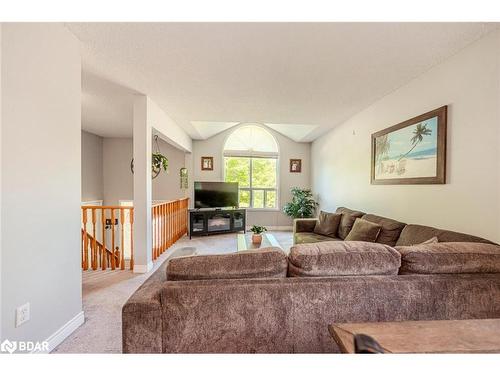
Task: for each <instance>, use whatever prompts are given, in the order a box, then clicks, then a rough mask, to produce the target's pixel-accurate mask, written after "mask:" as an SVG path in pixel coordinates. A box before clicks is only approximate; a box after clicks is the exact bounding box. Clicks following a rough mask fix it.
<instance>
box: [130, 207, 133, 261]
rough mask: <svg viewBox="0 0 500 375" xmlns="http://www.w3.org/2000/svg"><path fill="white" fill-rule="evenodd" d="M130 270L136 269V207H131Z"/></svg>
mask: <svg viewBox="0 0 500 375" xmlns="http://www.w3.org/2000/svg"><path fill="white" fill-rule="evenodd" d="M129 221H130V270H133V269H134V208H133V207H132V208H130V215H129Z"/></svg>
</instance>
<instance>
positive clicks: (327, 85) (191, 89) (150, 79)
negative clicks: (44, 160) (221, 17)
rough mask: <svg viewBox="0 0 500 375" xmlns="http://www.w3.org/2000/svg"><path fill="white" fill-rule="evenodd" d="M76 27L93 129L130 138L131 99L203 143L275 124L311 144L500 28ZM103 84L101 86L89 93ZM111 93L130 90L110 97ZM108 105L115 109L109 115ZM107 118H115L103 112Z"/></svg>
mask: <svg viewBox="0 0 500 375" xmlns="http://www.w3.org/2000/svg"><path fill="white" fill-rule="evenodd" d="M67 27H68V28H69V29H70V30H71V31H72V32H73V33H74V34H75V35H76V36H77V37H78V38H79V39H80V40H81V42H82V46H83V48H82V56H83V69H84V75H83V77H84V79H83V88H84V103H83V108H82V110H83V118H84V127H88V128H89V129H90V127H92V128H101V127H103V128H104V127H108V126H109V131H108V130H102V131H101V132H104V133H109V134H112V133H117V134H124V133H127V132H129V134H131V112H130V111H131V106H130V105H129V104H128V105H129V107H128V109H126V110H125V109H124V110H123V111H120V110H119V108H120V106H126V105H127V100H130V99H126V97H127V95H125V96H124V97H122V96H121V95H120V92H126V93H130V92H140V93H144V94H147V95H149V96H150V97H151V98H152V99H153V100H154V101H155V102H156V103H158V104H159V105H160V107H162V108H163V109H164V110H165V112H167V113H168V115H169V116H170V117H172V118H173V119H174V120H175V121H176V122H177V123H178V124H179V125H180V126H181V127H183V128H184V129H185V130H186V132H187V133H188V134H189V135H190V136H191V137H192V138H194V139H204V138H206V137H207V136H210V135H213V134H214V130H217V129H219V130H221V129H222V130H223V129H224V127H225V126H226V125H227V124H228V123H229V124H231V123H240V122H259V123H265V124H275V127H276V130H277V131H280V132H282V133H284V134H287V133H288V135H289V136H290V137H291V138H295V139H297V140H300V141H311V140H314V139H315V138H317V137H318V136H320V135H321V134H324V133H325V132H326V131H328V130H329V129H331V128H332V127H334V126H336V125H338V124H339V123H341V122H342V121H344V120H346V119H347V118H349V117H350V116H352V115H354V114H355V113H357V112H359V111H360V110H362V109H363V108H365V107H366V106H368V105H370V104H371V103H373V102H374V101H376V100H377V99H379V98H381V97H382V96H384V95H386V94H388V93H390V92H391V91H393V90H395V89H397V88H398V87H400V86H402V85H404V84H405V83H407V82H408V81H410V80H411V79H413V78H415V77H417V76H418V75H420V74H422V73H423V72H425V71H426V70H428V69H429V68H431V67H432V66H434V65H436V64H438V63H439V62H441V61H443V60H444V59H446V58H448V57H450V56H451V55H453V54H455V53H456V52H458V51H459V50H460V49H462V48H464V47H465V46H467V45H468V44H470V43H471V42H473V41H475V40H477V39H478V38H480V37H482V36H483V35H484V34H486V33H487V32H489V31H491V30H493V29H494V28H496V27H497V24H494V23H490V24H486V23H69V24H67ZM96 76H98V77H100V78H101V79H102V80H103V82H101V83H100V84H99V83H97V82H95V80H94V82H93V84H92V82H90V83H89V81H92V78H94V77H96ZM89 77H90V79H89ZM106 81H110V82H107V83H106ZM111 82H113V83H112V84H111ZM110 85H111V86H115V88H119V89H120V90H111V89H110V90H109V91H107V90H108V89H109V87H108V86H110ZM100 86H102V87H100ZM90 91H92V92H94V95H93V96H90V95H88V94H89V92H90ZM113 94H116V95H115V96H113ZM89 96H90V97H89ZM99 97H100V98H103V101H106V100H109V101H110V102H109V103H108V102H104V104H103V103H101V104H100V105H99V104H98V103H97V99H98V98H99ZM108 97H113V99H107V98H108ZM128 97H129V98H130V95H128ZM108 109H109V112H110V113H106V114H102V113H101V114H98V113H97V112H100V111H103V110H104V111H107V110H108ZM126 118H128V122H127V119H126ZM294 124H297V125H296V126H297V128H294ZM120 126H121V127H122V128H123V129H120ZM269 126H271V127H272V125H269ZM215 128H217V129H215Z"/></svg>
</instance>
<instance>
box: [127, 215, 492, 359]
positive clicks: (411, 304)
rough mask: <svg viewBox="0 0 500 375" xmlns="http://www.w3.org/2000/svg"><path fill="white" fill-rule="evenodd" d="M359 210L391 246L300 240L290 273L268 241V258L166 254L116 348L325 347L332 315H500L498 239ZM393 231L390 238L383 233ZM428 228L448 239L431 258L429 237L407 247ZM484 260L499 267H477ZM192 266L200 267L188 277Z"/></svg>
mask: <svg viewBox="0 0 500 375" xmlns="http://www.w3.org/2000/svg"><path fill="white" fill-rule="evenodd" d="M342 210H347V209H342ZM349 211H352V210H349ZM349 211H344V212H349ZM352 212H354V211H352ZM363 216H364V217H365V219H367V220H368V219H372V220H378V222H379V223H380V222H381V221H384V223H385V224H386V227H385V228H384V229H386V230H387V232H386V233H387V234H388V236H384V237H383V238H385V239H384V240H383V241H386V242H388V241H391V244H392V245H388V244H375V245H374V244H370V245H369V246H368V245H367V244H366V243H355V242H351V243H349V242H339V241H341V239H340V238H330V239H328V242H321V243H317V242H314V241H312V242H310V243H308V244H305V245H297V246H294V247H293V248H292V250H291V253H290V255H289V257H288V275H285V272H284V271H286V267H287V266H286V262H283V259H284V257H283V254H278V253H279V251H280V250H279V249H269V250H265V252H266V254H267V255H266V257H267V258H266V259H267V260H266V262H262V261H261V260H259V259H258V258H257V257H258V256H259V253H258V252H252V253H245V252H243V254H241V253H235V254H232V255H229V256H228V258H227V259H226V257H222V258H219V259H218V262H216V264H214V263H213V260H212V259H207V258H205V259H196V258H193V257H185V258H175V259H172V260H171V261H170V262H169V263H168V264H167V263H164V264H163V265H161V266H160V268H159V269H158V270H157V271H156V272H155V273H154V274H153V275H152V276H151V277H150V278H149V279H148V280H147V281H146V282H145V283H144V284H143V285H142V286H141V287H140V288H139V289H138V290H137V291H136V292H135V293H134V294H133V295H132V296H131V298H130V299H129V301H128V302H127V303H126V304H125V305H124V307H123V311H122V330H123V352H124V353H257V352H259V353H332V352H338V351H339V349H338V347H337V346H336V345H335V343H334V341H333V340H332V338H331V337H330V335H329V333H328V329H327V326H328V324H331V323H341V322H366V321H400V320H440V319H486V318H500V272H497V271H498V270H500V247H498V246H496V245H494V244H492V242H490V241H488V240H485V239H481V238H479V237H474V236H470V235H466V234H462V233H456V232H450V231H445V230H440V229H436V228H431V227H425V226H420V225H404V226H403V227H402V228H401V230H400V231H399V226H397V227H396V225H395V224H394V223H393V222H395V221H391V219H386V218H380V217H375V218H374V217H373V216H375V215H371V216H368V217H366V216H367V215H365V214H363V215H362V217H363ZM311 222H313V221H311V220H299V221H297V222H296V229H295V230H296V233H295V235H297V234H300V233H303V234H307V233H312V232H311V231H312V229H313V228H314V226H312V228H311ZM344 223H345V224H347V225H348V224H349V222H348V221H345V222H344ZM396 223H398V222H396ZM351 227H352V224H351ZM391 228H392V229H391ZM396 230H398V231H399V232H400V234H399V235H398V238H397V240H396V243H394V239H392V238H390V234H391V231H396ZM392 233H394V232H392ZM342 235H343V236H344V237H345V236H346V235H347V233H345V232H344V233H343V234H342ZM434 236H436V237H438V239H439V241H440V242H445V243H447V244H443V245H441V244H440V245H438V246H434V247H436V248H437V249H438V251H437V253H432V254H430V255H431V256H434V258H432V260H429V259H431V258H429V251H428V250H427V249H428V248H429V246H430V247H433V245H419V246H415V247H411V248H410V247H406V246H407V245H413V244H418V243H422V242H424V241H426V240H428V239H430V238H432V237H434ZM379 237H380V236H379ZM296 238H297V237H296ZM310 238H313V237H310ZM331 241H335V242H331ZM460 242H461V244H456V243H460ZM474 243H476V244H474ZM482 243H484V244H489V245H485V246H483V245H481V244H482ZM399 245H401V246H403V247H399ZM426 246H427V247H426ZM450 247H451V248H457V249H459V250H460V251H459V253H460V254H459V255H458V256H459V258H457V264H460V265H459V266H457V267H455V268H453V272H454V273H442V271H443V270H444V271H445V272H451V271H449V270H450V269H449V268H447V267H449V264H448V263H449V258H446V257H445V255H446V252H447V251H448V250H447V249H449V248H450ZM436 254H437V255H436ZM443 256H444V258H443ZM485 257H486V258H485ZM285 258H286V257H285ZM442 259H445V262H442V261H441V260H442ZM470 259H471V260H472V261H473V262H476V261H479V263H470V262H469V260H470ZM481 259H483V264H481ZM484 259H486V264H487V263H488V262H492V263H494V264H496V266H489V265H486V267H483V266H484ZM429 261H430V262H434V261H436V262H437V263H439V264H437V265H436V266H435V267H434V266H433V264H428V263H426V262H429ZM401 262H403V265H401V267H400V264H401ZM412 262H413V263H412ZM422 262H423V264H424V265H426V267H422V266H421V264H422ZM446 262H448V263H446ZM460 262H461V263H460ZM464 262H465V263H464ZM200 264H202V265H203V266H202V267H201V268H200ZM224 265H226V266H227V268H226V269H225V268H224ZM464 265H465V266H464ZM252 267H253V268H254V271H255V273H254V274H252V273H249V268H252ZM405 267H406V268H405ZM482 267H483V268H482ZM211 268H212V269H214V270H215V271H211V270H210V269H211ZM190 269H194V270H196V272H198V273H200V272H201V271H202V270H203V269H206V273H205V274H204V276H200V275H198V276H196V277H197V278H202V279H198V280H187V279H189V278H191V276H189V273H190V272H189V270H190ZM235 269H237V270H238V269H240V270H241V271H242V273H243V274H244V277H245V278H241V277H239V276H238V273H237V272H236V273H235ZM398 269H399V274H397V273H398ZM436 269H437V270H438V271H436ZM401 270H406V271H405V272H404V273H407V272H408V274H401ZM174 271H175V272H174ZM462 271H466V272H467V273H463V272H462ZM484 271H486V272H484ZM260 272H264V273H263V274H260ZM266 272H267V273H266ZM269 272H270V273H269ZM433 272H440V273H433ZM167 273H168V280H167ZM201 273H203V272H201ZM227 274H229V275H230V277H231V278H224V277H226V275H227ZM207 275H208V276H207ZM324 275H326V276H324ZM292 276H293V277H292ZM234 277H237V278H234Z"/></svg>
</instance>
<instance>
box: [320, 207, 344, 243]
mask: <svg viewBox="0 0 500 375" xmlns="http://www.w3.org/2000/svg"><path fill="white" fill-rule="evenodd" d="M341 217H342V214H337V213H330V212H325V211H321V212H320V214H319V220H318V221H316V225H315V226H314V230H313V231H314V233H316V234H321V235H323V236H328V237H335V236H336V235H337V229H338V228H339V224H340V218H341Z"/></svg>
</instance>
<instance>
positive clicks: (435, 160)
mask: <svg viewBox="0 0 500 375" xmlns="http://www.w3.org/2000/svg"><path fill="white" fill-rule="evenodd" d="M446 113H447V106H444V107H441V108H438V109H435V110H433V111H430V112H427V113H424V114H423V115H420V116H417V117H415V118H412V119H410V120H408V121H405V122H402V123H400V124H397V125H394V126H391V127H390V128H387V129H384V130H381V131H379V132H377V133H374V134H372V160H371V183H372V184H385V185H397V184H445V183H446Z"/></svg>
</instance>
